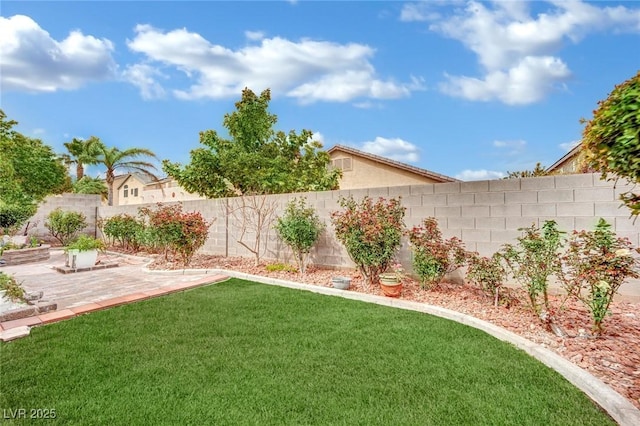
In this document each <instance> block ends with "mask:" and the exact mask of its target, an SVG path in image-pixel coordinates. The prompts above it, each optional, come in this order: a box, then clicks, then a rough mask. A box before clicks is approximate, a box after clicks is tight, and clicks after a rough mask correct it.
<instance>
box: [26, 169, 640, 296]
mask: <svg viewBox="0 0 640 426" xmlns="http://www.w3.org/2000/svg"><path fill="white" fill-rule="evenodd" d="M631 188H632V186H631V185H629V184H625V183H620V182H619V183H618V184H617V185H616V184H615V183H614V182H607V181H602V180H600V175H599V174H580V175H562V176H545V177H538V178H527V179H506V180H492V181H476V182H454V183H441V184H424V185H411V186H394V187H386V188H373V189H358V190H342V191H324V192H312V193H302V194H283V195H272V196H268V197H266V199H267V202H270V203H274V204H275V205H276V214H277V215H279V214H282V212H283V210H284V206H285V205H286V203H287V202H288V201H289V200H290V199H292V198H295V197H306V199H307V201H308V204H310V205H312V206H313V207H315V208H316V210H317V212H318V215H319V216H320V218H321V219H322V220H323V221H324V223H325V225H326V230H325V232H324V233H323V234H322V236H321V239H320V242H319V244H318V245H317V246H316V247H315V249H314V251H313V252H312V256H311V258H312V261H313V263H315V264H317V265H324V266H329V267H337V268H341V267H352V266H353V265H352V263H351V261H350V260H349V258H348V255H347V253H346V251H345V250H344V248H343V247H342V245H341V244H340V243H339V242H338V241H337V240H336V239H335V236H334V234H333V228H332V226H331V221H330V215H331V212H333V211H336V210H339V208H340V207H339V205H338V200H339V199H340V197H348V196H349V195H353V197H354V198H356V199H360V198H362V197H363V196H365V195H367V196H370V197H372V198H377V197H384V198H392V197H401V198H402V203H403V205H404V206H405V207H406V208H407V211H406V216H405V223H406V225H407V227H409V228H410V227H412V226H414V225H419V224H420V223H421V222H422V220H423V219H425V218H427V217H429V216H433V217H435V218H436V219H437V220H438V223H439V224H440V228H441V229H442V231H443V234H444V236H445V237H446V238H448V237H451V236H457V237H459V238H461V239H462V240H463V242H464V243H465V246H466V248H467V249H468V250H474V251H478V252H479V253H480V254H482V255H491V254H492V253H494V252H495V251H497V250H499V249H500V247H501V246H502V245H503V244H505V243H514V242H515V239H516V237H518V236H519V235H521V233H520V231H518V228H522V227H526V226H530V225H531V224H535V225H537V226H541V225H542V224H543V223H544V221H545V220H551V219H552V220H555V221H556V222H557V223H558V226H559V228H560V229H561V230H563V231H566V232H571V231H573V230H580V229H592V228H593V226H594V225H595V224H596V222H597V221H598V219H599V218H600V217H602V218H604V219H606V220H607V221H608V222H609V223H611V224H612V226H613V229H614V230H615V232H616V233H617V234H618V235H619V236H624V237H627V238H629V239H630V240H631V242H632V244H633V245H634V246H639V245H640V220H639V221H636V223H634V220H633V219H632V218H630V217H629V210H628V209H627V208H626V207H624V206H621V203H620V201H619V195H620V194H621V193H622V192H625V191H628V190H629V189H631ZM65 197H66V196H65ZM73 197H78V198H74V199H73V201H72V202H73V204H74V208H78V209H86V210H84V211H86V212H87V213H85V214H86V215H87V217H90V215H89V213H90V211H91V210H92V209H95V206H97V205H98V204H99V203H98V200H97V198H96V199H95V200H94V201H93V202H92V201H91V200H89V199H84V200H83V199H82V197H87V196H77V195H76V196H73ZM63 199H64V198H62V199H60V200H59V202H60V203H63V202H64V201H63ZM237 202H238V200H237V199H233V198H231V199H216V200H193V201H185V202H183V208H184V210H185V211H200V212H201V213H202V215H203V216H204V217H205V218H206V219H207V220H212V221H214V223H213V225H212V226H211V228H210V231H209V239H208V241H207V243H206V245H205V246H204V247H203V249H202V251H203V252H205V253H211V254H220V255H229V256H245V257H250V256H252V255H251V253H250V252H249V251H248V250H247V249H246V248H244V247H243V246H242V245H240V244H239V243H238V242H237V240H238V239H239V232H240V231H239V221H238V219H239V217H234V215H227V211H229V209H230V208H233V207H237ZM57 205H58V204H54V202H51V201H48V203H47V206H48V207H47V208H48V209H52V208H51V207H53V208H55V206H57ZM139 207H140V206H121V207H105V206H100V207H99V208H98V216H99V217H102V218H106V217H109V216H112V215H115V214H118V213H129V214H132V215H136V214H137V213H138V208H139ZM41 210H42V209H41ZM39 214H40V212H39ZM92 223H94V222H92ZM262 237H263V242H266V245H264V247H263V252H262V255H263V257H264V258H265V259H279V260H281V261H291V259H290V253H289V252H288V250H287V249H286V248H285V247H284V246H283V245H282V243H281V242H280V241H279V240H278V238H277V237H276V235H275V231H273V229H269V231H268V232H267V233H266V234H265V235H263V236H262ZM245 241H247V242H248V243H250V242H252V241H253V235H251V234H247V235H245ZM399 257H400V260H401V261H402V263H403V264H404V265H405V267H407V268H408V269H409V268H410V265H411V254H410V252H409V248H408V246H407V244H406V241H405V243H404V244H403V246H402V248H401V251H400V255H399ZM622 293H623V294H628V295H634V296H638V297H640V282H637V281H634V282H630V283H628V284H626V285H625V286H624V288H623V289H622Z"/></svg>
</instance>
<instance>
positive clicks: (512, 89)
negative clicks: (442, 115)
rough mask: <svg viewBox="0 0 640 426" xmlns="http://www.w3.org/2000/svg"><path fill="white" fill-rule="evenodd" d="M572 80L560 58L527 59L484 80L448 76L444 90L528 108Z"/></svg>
mask: <svg viewBox="0 0 640 426" xmlns="http://www.w3.org/2000/svg"><path fill="white" fill-rule="evenodd" d="M570 76H571V72H570V71H569V68H568V67H567V65H566V64H565V63H564V62H562V60H560V59H558V58H555V57H552V56H544V57H534V56H527V57H525V58H523V59H522V61H520V63H518V64H516V65H514V66H513V67H512V68H509V69H508V70H506V71H502V70H496V71H490V72H488V73H487V74H486V75H485V76H484V77H483V78H475V77H466V76H449V75H446V78H447V81H446V82H445V83H442V84H441V85H440V89H441V90H442V91H443V92H444V93H446V94H449V95H452V96H457V97H461V98H465V99H469V100H472V101H491V100H494V99H498V100H500V101H502V102H503V103H505V104H507V105H526V104H530V103H534V102H538V101H540V100H542V99H544V97H545V95H546V94H547V93H549V92H551V91H553V90H558V89H560V88H562V87H563V86H562V84H560V83H562V82H564V81H566V80H567V79H568V78H569V77H570Z"/></svg>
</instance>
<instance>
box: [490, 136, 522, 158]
mask: <svg viewBox="0 0 640 426" xmlns="http://www.w3.org/2000/svg"><path fill="white" fill-rule="evenodd" d="M493 146H494V147H495V148H497V149H498V150H499V152H500V155H502V156H508V157H513V156H516V155H517V156H520V155H521V154H522V153H523V152H524V151H525V150H526V148H527V141H524V140H522V139H517V140H510V141H500V140H496V141H493Z"/></svg>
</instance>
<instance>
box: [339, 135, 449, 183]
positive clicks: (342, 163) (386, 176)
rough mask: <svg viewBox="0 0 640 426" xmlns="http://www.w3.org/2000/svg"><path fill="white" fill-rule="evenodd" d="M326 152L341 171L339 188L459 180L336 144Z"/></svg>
mask: <svg viewBox="0 0 640 426" xmlns="http://www.w3.org/2000/svg"><path fill="white" fill-rule="evenodd" d="M327 153H328V154H329V157H330V158H331V166H332V167H335V168H338V169H341V170H342V178H341V179H340V189H360V188H379V187H384V186H401V185H420V184H425V183H442V182H459V180H458V179H455V178H452V177H449V176H445V175H441V174H439V173H434V172H431V171H429V170H425V169H421V168H419V167H415V166H411V165H409V164H405V163H401V162H399V161H395V160H391V159H389V158H385V157H381V156H379V155H374V154H369V153H368V152H363V151H360V150H358V149H355V148H351V147H348V146H343V145H336V146H334V147H333V148H331V149H329V150H328V151H327Z"/></svg>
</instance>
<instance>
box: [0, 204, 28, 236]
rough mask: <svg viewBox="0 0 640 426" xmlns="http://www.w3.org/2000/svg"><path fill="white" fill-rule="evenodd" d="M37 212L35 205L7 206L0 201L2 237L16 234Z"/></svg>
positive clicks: (0, 233)
mask: <svg viewBox="0 0 640 426" xmlns="http://www.w3.org/2000/svg"><path fill="white" fill-rule="evenodd" d="M35 212H36V205H35V204H29V203H24V204H5V203H3V202H2V201H0V235H12V234H14V233H15V232H16V231H17V230H18V229H19V228H20V227H21V226H22V224H24V223H25V222H26V221H27V220H28V219H29V218H30V217H31V216H33V215H34V214H35Z"/></svg>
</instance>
